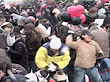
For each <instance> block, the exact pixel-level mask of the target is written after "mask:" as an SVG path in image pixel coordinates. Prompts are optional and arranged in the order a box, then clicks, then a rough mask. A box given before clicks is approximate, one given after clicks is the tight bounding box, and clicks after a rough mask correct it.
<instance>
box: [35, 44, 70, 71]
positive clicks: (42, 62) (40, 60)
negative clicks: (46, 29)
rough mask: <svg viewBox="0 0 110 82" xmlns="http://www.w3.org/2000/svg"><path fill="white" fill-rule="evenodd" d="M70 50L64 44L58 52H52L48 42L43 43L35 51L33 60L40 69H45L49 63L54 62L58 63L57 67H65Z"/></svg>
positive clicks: (68, 59)
mask: <svg viewBox="0 0 110 82" xmlns="http://www.w3.org/2000/svg"><path fill="white" fill-rule="evenodd" d="M69 55H70V51H69V50H68V47H67V46H66V45H64V44H63V45H62V47H61V48H60V50H59V54H58V55H56V54H53V52H52V51H51V49H50V46H49V43H46V44H44V45H43V46H41V47H40V48H39V50H38V51H37V53H36V57H35V62H36V64H37V66H38V67H39V68H41V69H45V67H46V66H48V65H49V64H50V63H52V62H54V63H56V64H57V65H58V69H63V68H65V67H66V66H67V65H68V64H69V61H70V56H69Z"/></svg>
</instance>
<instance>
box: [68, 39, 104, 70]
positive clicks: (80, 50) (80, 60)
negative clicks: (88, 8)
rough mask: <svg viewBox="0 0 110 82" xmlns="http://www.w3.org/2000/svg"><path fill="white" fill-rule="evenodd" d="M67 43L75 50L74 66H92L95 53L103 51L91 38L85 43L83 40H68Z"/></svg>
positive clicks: (94, 60)
mask: <svg viewBox="0 0 110 82" xmlns="http://www.w3.org/2000/svg"><path fill="white" fill-rule="evenodd" d="M67 45H68V46H69V47H71V48H73V49H76V50H77V54H76V59H75V66H76V67H81V68H91V67H94V65H95V63H96V53H99V52H101V53H103V51H102V50H101V48H100V47H99V45H98V44H97V43H96V42H95V41H93V40H91V41H90V42H89V43H86V42H85V41H84V40H81V39H79V40H77V41H72V42H71V41H70V42H69V43H67Z"/></svg>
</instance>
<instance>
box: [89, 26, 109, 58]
mask: <svg viewBox="0 0 110 82" xmlns="http://www.w3.org/2000/svg"><path fill="white" fill-rule="evenodd" d="M89 30H90V31H91V35H92V40H95V41H96V42H97V43H98V44H99V46H100V47H101V49H102V51H103V52H104V56H102V57H100V58H99V57H98V58H97V59H103V58H109V33H108V32H107V29H106V28H105V27H102V28H101V27H98V25H92V26H91V28H90V29H89Z"/></svg>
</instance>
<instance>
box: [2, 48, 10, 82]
mask: <svg viewBox="0 0 110 82" xmlns="http://www.w3.org/2000/svg"><path fill="white" fill-rule="evenodd" d="M11 69H12V63H11V60H10V58H9V57H8V56H7V53H6V51H5V50H4V49H1V48H0V82H4V78H5V77H6V76H7V75H8V73H7V70H11Z"/></svg>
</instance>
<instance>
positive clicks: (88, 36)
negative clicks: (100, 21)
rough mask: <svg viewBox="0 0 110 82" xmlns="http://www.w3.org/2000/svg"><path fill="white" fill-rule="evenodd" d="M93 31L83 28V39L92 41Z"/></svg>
mask: <svg viewBox="0 0 110 82" xmlns="http://www.w3.org/2000/svg"><path fill="white" fill-rule="evenodd" d="M91 37H92V35H91V33H90V31H89V30H87V29H85V30H82V32H81V39H82V40H84V41H85V42H87V43H88V42H90V41H91Z"/></svg>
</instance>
